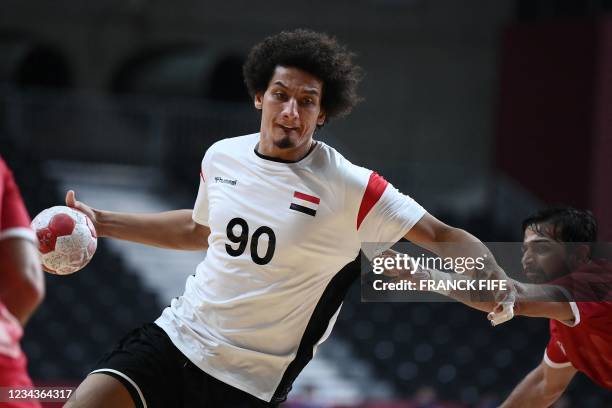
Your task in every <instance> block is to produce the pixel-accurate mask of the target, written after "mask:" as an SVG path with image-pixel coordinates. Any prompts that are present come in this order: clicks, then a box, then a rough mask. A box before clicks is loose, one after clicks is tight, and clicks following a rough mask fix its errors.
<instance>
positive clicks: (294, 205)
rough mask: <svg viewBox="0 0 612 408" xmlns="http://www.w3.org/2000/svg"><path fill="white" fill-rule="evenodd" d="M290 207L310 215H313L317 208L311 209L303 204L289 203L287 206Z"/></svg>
mask: <svg viewBox="0 0 612 408" xmlns="http://www.w3.org/2000/svg"><path fill="white" fill-rule="evenodd" d="M289 208H290V209H292V210H295V211H299V212H302V213H304V214H308V215H312V216H313V217H314V216H315V214H316V213H317V210H313V209H312V208H308V207H304V206H303V205H299V204H294V203H291V205H290V206H289Z"/></svg>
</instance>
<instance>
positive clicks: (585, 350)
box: [502, 208, 612, 408]
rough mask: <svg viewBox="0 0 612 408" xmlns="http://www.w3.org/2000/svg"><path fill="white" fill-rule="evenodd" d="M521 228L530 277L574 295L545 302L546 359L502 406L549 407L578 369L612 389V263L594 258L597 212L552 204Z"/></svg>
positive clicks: (524, 266) (596, 381) (524, 261)
mask: <svg viewBox="0 0 612 408" xmlns="http://www.w3.org/2000/svg"><path fill="white" fill-rule="evenodd" d="M523 231H524V239H523V250H524V252H523V259H522V263H523V268H524V270H525V275H526V276H527V278H528V279H529V280H530V281H532V282H534V283H543V282H548V283H549V284H553V285H555V286H559V287H562V288H564V292H566V295H567V296H568V297H569V298H570V300H575V301H568V302H542V303H544V304H546V306H545V307H546V313H545V316H548V317H551V320H550V341H549V342H548V346H547V347H546V351H545V353H544V358H543V361H542V362H541V363H540V365H539V366H538V367H536V368H535V369H534V370H533V371H532V372H531V373H529V374H528V375H527V376H526V377H525V379H523V381H521V382H520V383H519V384H518V385H517V386H516V388H515V389H514V391H513V392H512V393H511V394H510V396H509V397H508V399H507V400H506V401H505V402H504V403H503V404H502V407H505V408H507V407H523V406H527V405H528V406H530V407H548V406H549V405H550V404H552V403H553V402H554V401H556V400H557V399H558V398H559V397H560V396H561V394H562V393H563V391H564V390H565V388H566V387H567V385H568V384H569V383H570V381H571V380H572V378H573V377H574V375H575V374H576V373H577V372H578V371H581V372H583V373H584V374H586V375H587V376H588V377H590V378H591V379H592V380H593V381H594V382H595V383H597V384H598V385H600V386H602V387H604V388H607V389H612V302H610V300H611V299H610V296H611V293H612V291H611V290H610V289H611V286H612V285H611V279H610V276H611V274H612V265H611V264H610V263H609V262H606V261H598V260H593V259H592V258H591V251H592V249H591V247H592V245H590V244H591V243H593V242H594V241H595V240H596V237H597V224H596V221H595V219H594V217H593V216H592V215H591V214H590V213H589V212H585V211H579V210H576V209H573V208H555V209H549V210H544V211H541V212H539V213H537V214H535V215H534V216H532V217H529V218H527V219H526V220H525V221H524V222H523ZM540 304H541V303H540V302H536V303H534V304H533V306H529V307H532V308H533V307H536V308H537V307H539V306H538V305H540ZM527 305H528V304H525V306H527ZM519 314H523V313H520V312H519Z"/></svg>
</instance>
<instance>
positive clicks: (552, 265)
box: [522, 224, 570, 283]
mask: <svg viewBox="0 0 612 408" xmlns="http://www.w3.org/2000/svg"><path fill="white" fill-rule="evenodd" d="M539 230H540V231H539V232H538V231H536V230H534V229H533V228H531V227H529V228H527V229H525V236H524V238H523V258H522V264H523V270H524V271H525V275H526V276H527V279H528V280H529V281H530V282H533V283H544V282H550V281H552V280H554V279H556V278H559V277H561V276H563V275H566V274H567V273H568V272H569V271H570V270H569V267H568V256H567V250H566V247H565V245H563V244H562V243H560V242H557V241H555V239H554V231H553V228H552V226H551V225H549V224H543V225H541V226H540V228H539Z"/></svg>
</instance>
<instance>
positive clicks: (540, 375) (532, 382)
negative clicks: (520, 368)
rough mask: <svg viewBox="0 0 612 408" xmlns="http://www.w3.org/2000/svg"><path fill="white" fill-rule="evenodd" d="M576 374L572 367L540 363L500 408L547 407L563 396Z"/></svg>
mask: <svg viewBox="0 0 612 408" xmlns="http://www.w3.org/2000/svg"><path fill="white" fill-rule="evenodd" d="M576 372H577V371H576V369H575V368H574V367H572V366H569V367H563V368H552V367H550V366H548V364H546V363H545V362H544V361H542V362H541V363H540V365H539V366H537V367H536V368H535V369H534V370H533V371H532V372H530V373H529V374H527V376H526V377H525V378H524V379H523V381H521V382H520V383H519V384H518V385H517V386H516V388H515V389H514V391H512V393H511V394H510V396H508V398H507V399H506V401H504V403H503V404H502V405H501V406H500V408H513V407H521V408H522V407H533V408H538V407H542V408H544V407H549V406H551V405H552V404H553V403H554V402H555V401H556V400H557V399H559V397H560V396H561V394H563V391H565V388H566V387H567V385H568V384H569V383H570V381H571V380H572V378H573V377H574V375H575V374H576Z"/></svg>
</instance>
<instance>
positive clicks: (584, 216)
mask: <svg viewBox="0 0 612 408" xmlns="http://www.w3.org/2000/svg"><path fill="white" fill-rule="evenodd" d="M543 224H549V225H551V226H552V227H553V234H554V237H553V238H554V239H555V240H557V241H560V242H582V243H587V242H588V243H593V242H594V241H595V240H596V239H597V221H596V220H595V217H594V216H593V213H591V212H590V211H583V210H577V209H575V208H572V207H568V206H554V207H550V208H545V209H543V210H540V211H538V212H536V213H535V214H532V215H530V216H529V217H527V218H526V219H525V220H524V221H523V232H525V230H526V229H527V228H533V229H534V230H535V231H537V232H541V230H542V225H543Z"/></svg>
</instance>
